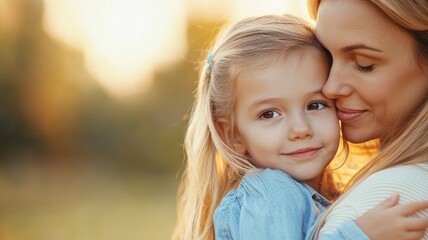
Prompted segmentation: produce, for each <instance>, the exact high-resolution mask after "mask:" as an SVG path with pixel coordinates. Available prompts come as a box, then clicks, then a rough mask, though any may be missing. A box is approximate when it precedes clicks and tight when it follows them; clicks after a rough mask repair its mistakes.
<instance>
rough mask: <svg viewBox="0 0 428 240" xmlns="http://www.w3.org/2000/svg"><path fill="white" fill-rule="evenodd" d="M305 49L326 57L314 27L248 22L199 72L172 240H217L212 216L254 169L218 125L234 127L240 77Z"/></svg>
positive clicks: (299, 22)
mask: <svg viewBox="0 0 428 240" xmlns="http://www.w3.org/2000/svg"><path fill="white" fill-rule="evenodd" d="M303 49H315V50H316V51H319V52H320V54H325V51H324V49H323V48H322V46H321V45H320V44H319V42H318V41H317V40H316V38H315V36H314V33H313V26H312V25H311V24H309V23H308V22H306V21H304V20H303V19H301V18H298V17H295V16H292V15H282V16H276V15H269V16H262V17H252V18H247V19H244V20H241V21H239V22H237V23H235V24H233V25H231V26H230V27H228V28H227V29H225V30H224V31H223V32H222V33H221V34H220V35H219V37H218V39H217V41H216V42H215V44H214V46H213V49H212V52H211V53H210V54H209V56H208V60H207V63H206V64H204V66H203V67H202V70H201V72H200V77H199V83H198V87H197V92H196V95H195V103H194V106H193V108H192V112H191V115H190V120H189V123H188V128H187V132H186V136H185V140H184V147H185V153H186V158H187V159H186V160H187V162H186V169H185V171H184V174H183V179H182V182H181V185H180V189H179V203H178V224H177V227H176V229H175V233H174V239H186V240H187V239H214V227H213V220H212V218H213V214H214V210H215V209H216V207H217V206H218V204H219V203H220V201H221V199H222V198H223V197H224V196H225V195H226V193H227V192H229V191H230V190H232V189H233V188H235V187H236V186H237V185H238V184H239V182H240V180H241V179H242V177H243V176H244V175H245V174H246V173H247V172H248V171H250V170H253V169H254V168H255V167H254V166H253V165H252V163H251V162H250V161H249V160H248V159H247V158H245V157H244V156H242V155H239V154H238V153H236V152H235V151H234V150H233V149H232V147H231V146H230V145H229V144H227V142H226V141H225V140H224V139H223V138H222V136H221V134H220V133H219V132H218V130H217V129H216V125H215V121H216V120H217V119H219V118H227V119H229V120H231V121H232V125H233V118H234V111H233V110H234V105H235V102H234V88H235V80H236V78H237V76H238V74H239V73H240V72H241V71H245V69H248V68H249V67H254V66H257V64H262V63H266V61H268V63H269V61H271V62H272V61H275V59H276V60H278V59H280V58H281V57H284V56H285V55H286V53H287V52H289V51H295V50H303ZM263 61H264V62H263ZM234 127H235V126H232V128H234ZM231 132H233V131H231ZM223 137H224V136H223ZM226 139H227V137H226Z"/></svg>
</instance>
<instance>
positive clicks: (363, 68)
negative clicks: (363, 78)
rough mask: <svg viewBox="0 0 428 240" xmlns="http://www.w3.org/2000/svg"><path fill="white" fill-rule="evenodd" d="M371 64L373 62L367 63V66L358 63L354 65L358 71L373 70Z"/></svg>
mask: <svg viewBox="0 0 428 240" xmlns="http://www.w3.org/2000/svg"><path fill="white" fill-rule="evenodd" d="M373 66H374V65H373V64H370V65H367V66H361V65H359V64H358V63H356V64H355V67H356V68H357V70H358V71H360V72H371V71H373Z"/></svg>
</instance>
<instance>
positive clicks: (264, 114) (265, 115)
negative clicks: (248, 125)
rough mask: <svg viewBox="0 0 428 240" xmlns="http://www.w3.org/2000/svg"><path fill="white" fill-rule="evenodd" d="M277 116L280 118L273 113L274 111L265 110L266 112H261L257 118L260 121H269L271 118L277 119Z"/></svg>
mask: <svg viewBox="0 0 428 240" xmlns="http://www.w3.org/2000/svg"><path fill="white" fill-rule="evenodd" d="M279 116H280V114H279V113H278V112H277V111H275V110H267V111H264V112H262V113H261V114H260V115H259V118H260V119H271V118H277V117H279Z"/></svg>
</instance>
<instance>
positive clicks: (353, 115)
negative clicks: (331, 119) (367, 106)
mask: <svg viewBox="0 0 428 240" xmlns="http://www.w3.org/2000/svg"><path fill="white" fill-rule="evenodd" d="M366 112H367V111H366V110H349V109H338V110H337V117H338V118H339V120H340V121H342V122H351V121H355V120H358V119H360V118H361V116H363V115H364V113H366Z"/></svg>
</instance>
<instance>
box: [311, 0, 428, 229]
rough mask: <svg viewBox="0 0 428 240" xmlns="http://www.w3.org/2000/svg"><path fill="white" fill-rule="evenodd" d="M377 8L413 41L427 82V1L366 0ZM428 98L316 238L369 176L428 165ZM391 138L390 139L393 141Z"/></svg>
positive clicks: (314, 9)
mask: <svg viewBox="0 0 428 240" xmlns="http://www.w3.org/2000/svg"><path fill="white" fill-rule="evenodd" d="M321 1H322V0H308V9H309V14H310V16H311V17H312V18H313V19H314V20H316V18H317V14H318V8H319V5H320V2H321ZM369 2H371V3H372V4H373V5H374V6H375V7H377V8H379V9H380V10H381V11H382V12H383V13H384V14H385V15H386V16H388V17H389V18H390V19H391V21H393V22H394V23H395V24H397V25H398V26H399V27H401V28H402V29H403V30H405V31H407V32H409V33H410V34H411V35H412V36H413V37H414V39H415V46H414V48H413V54H414V56H415V60H416V61H417V62H418V64H419V65H420V67H421V68H422V69H423V71H425V73H426V74H427V81H428V1H427V0H413V1H402V0H388V1H383V0H369ZM427 100H428V96H425V98H424V99H423V100H422V102H421V103H420V105H419V106H418V107H417V108H416V109H415V111H413V113H412V114H410V115H409V116H405V118H403V119H405V120H403V122H402V123H401V124H400V125H399V128H397V129H394V130H393V132H392V133H391V134H389V135H388V137H387V138H388V139H382V136H381V142H382V143H383V144H382V145H381V150H380V152H379V154H378V155H377V156H376V157H375V158H374V159H373V160H372V161H370V162H369V163H368V164H367V165H366V166H364V167H363V168H362V169H361V170H360V171H358V172H357V174H355V176H354V177H353V178H352V179H351V181H350V182H349V184H348V186H347V187H346V191H345V193H344V194H343V195H342V196H341V197H340V198H339V199H338V200H337V201H336V202H335V203H334V204H333V206H332V207H331V208H329V210H328V212H327V214H324V216H323V218H322V219H321V220H320V222H319V225H318V229H317V232H316V234H315V236H317V235H318V234H319V231H320V229H321V228H322V226H323V225H324V223H325V221H326V218H327V216H328V213H329V212H331V211H332V209H334V207H335V206H336V205H337V204H338V203H339V202H340V201H341V199H343V197H345V196H346V193H347V192H349V191H350V190H351V189H352V188H353V187H355V186H356V185H357V184H358V183H360V182H362V181H363V180H365V179H366V178H367V177H368V176H370V175H371V174H373V173H375V172H377V171H380V170H383V169H386V168H390V167H396V166H402V165H412V164H418V163H427V162H428V104H427ZM392 136H393V137H392Z"/></svg>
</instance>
